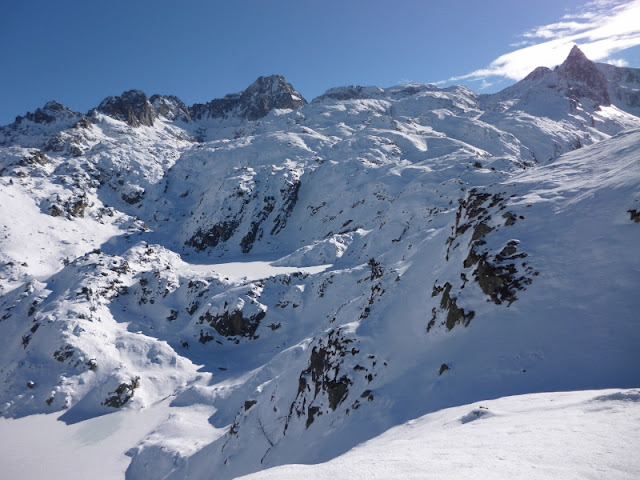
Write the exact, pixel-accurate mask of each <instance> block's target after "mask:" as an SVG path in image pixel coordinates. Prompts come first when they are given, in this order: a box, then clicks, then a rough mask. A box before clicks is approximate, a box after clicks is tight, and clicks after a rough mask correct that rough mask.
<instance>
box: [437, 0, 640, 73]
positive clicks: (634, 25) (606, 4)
mask: <svg viewBox="0 0 640 480" xmlns="http://www.w3.org/2000/svg"><path fill="white" fill-rule="evenodd" d="M639 19H640V0H632V1H626V2H623V1H620V0H595V1H592V2H589V3H587V4H585V5H584V6H583V7H582V8H581V9H580V10H578V11H576V12H574V13H570V14H567V15H564V17H563V18H562V19H561V21H559V22H556V23H551V24H549V25H542V26H538V27H535V28H533V29H531V30H529V31H527V32H525V33H523V34H522V35H521V36H522V38H523V40H522V41H521V42H518V43H515V44H513V45H512V46H513V47H522V48H519V49H518V50H515V51H513V52H510V53H507V54H505V55H501V56H500V57H498V58H496V59H495V60H494V61H493V62H491V63H490V64H489V65H488V66H487V67H485V68H482V69H479V70H475V71H473V72H471V73H468V74H466V75H461V76H458V77H452V78H450V79H448V80H447V81H446V82H447V83H448V82H456V81H460V80H472V81H474V80H476V81H482V84H483V85H486V84H488V81H487V79H488V78H490V77H502V78H506V79H510V80H520V79H522V78H524V77H525V76H526V75H527V74H528V73H530V72H531V71H532V70H533V69H534V68H536V67H539V66H546V67H553V66H555V65H558V64H560V63H562V62H563V61H564V59H565V58H566V56H567V54H568V53H569V51H570V50H571V47H572V46H573V45H574V44H577V45H578V46H579V47H580V49H581V50H582V51H583V52H584V54H585V55H586V56H587V57H589V58H590V59H591V60H596V61H598V60H604V59H608V58H609V57H610V56H611V55H614V54H615V53H617V52H619V51H621V50H625V49H627V48H630V47H634V46H636V45H640V20H639ZM614 62H617V63H614V64H616V65H622V64H623V62H625V61H624V60H623V59H618V60H614Z"/></svg>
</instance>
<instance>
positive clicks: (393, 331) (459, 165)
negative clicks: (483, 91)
mask: <svg viewBox="0 0 640 480" xmlns="http://www.w3.org/2000/svg"><path fill="white" fill-rule="evenodd" d="M0 225H1V229H0V381H1V382H2V389H0V416H1V417H3V418H0V438H2V440H1V442H2V443H1V445H2V448H1V450H2V452H3V453H2V454H1V455H0V459H1V460H0V465H1V466H2V472H3V475H7V478H24V479H30V478H34V479H35V478H38V479H39V478H42V476H43V475H46V476H48V477H49V478H66V479H73V478H78V479H80V478H89V477H91V478H96V479H117V478H127V479H130V480H137V479H145V480H146V479H185V478H189V479H204V478H216V479H227V478H235V477H238V476H242V475H248V474H252V476H251V478H335V477H339V478H444V477H445V476H446V477H451V476H453V477H454V478H481V477H483V478H512V477H514V476H520V477H523V478H555V477H560V478H602V477H607V478H624V479H627V478H628V479H632V478H638V476H640V463H638V460H637V455H635V452H637V451H638V450H639V449H640V393H639V392H638V387H640V296H639V295H638V293H639V292H640V249H639V248H638V246H639V245H640V69H633V68H620V67H615V66H612V65H606V64H600V63H593V62H591V61H590V60H588V59H587V58H586V57H585V56H584V55H583V54H582V52H581V51H580V50H579V49H578V48H577V47H574V48H573V50H572V51H571V52H570V54H569V56H568V57H567V59H566V61H565V62H564V63H563V64H562V65H559V66H558V67H556V68H555V69H548V68H544V67H540V68H537V69H536V70H534V71H533V72H532V73H531V74H530V75H528V76H527V77H526V78H525V79H523V80H522V81H520V82H518V83H517V84H515V85H513V86H511V87H509V88H507V89H505V90H503V91H501V92H499V93H496V94H492V95H480V94H477V93H474V92H472V91H471V90H469V89H467V88H465V87H460V86H455V87H448V88H438V87H436V86H434V85H418V84H408V85H400V86H396V87H391V88H385V89H383V88H378V87H355V86H349V87H338V88H332V89H330V90H328V91H327V92H326V93H325V94H323V95H321V96H320V97H318V98H316V99H314V100H313V101H312V102H310V103H307V102H306V100H304V98H303V97H302V95H301V94H300V93H299V92H297V91H296V90H295V89H294V88H293V86H292V85H290V84H289V83H287V82H286V81H285V79H284V78H283V77H282V76H277V75H274V76H271V77H260V78H259V79H258V80H256V82H254V83H253V84H252V85H250V86H249V87H248V88H247V89H246V90H244V91H243V92H240V93H236V94H230V95H227V96H226V97H224V98H222V99H215V100H212V101H211V102H209V103H206V104H196V105H193V106H186V105H185V104H184V103H183V102H182V101H180V100H179V99H178V98H177V97H174V96H163V95H153V96H151V97H147V95H146V94H144V93H143V92H141V91H137V90H131V91H128V92H125V93H124V94H123V95H122V96H120V97H109V98H107V99H105V100H104V101H103V102H101V103H100V105H99V106H98V107H97V108H95V109H93V110H91V111H90V112H88V113H86V114H81V113H78V112H74V111H72V110H70V109H68V108H67V107H65V106H63V105H61V104H60V103H57V102H49V103H47V104H46V105H45V106H44V107H43V108H41V109H38V110H37V111H36V112H35V113H28V114H26V115H25V116H23V117H18V118H17V119H16V121H15V122H14V123H12V124H11V125H8V126H4V127H0ZM603 389H607V390H603ZM542 392H547V393H542ZM553 392H555V393H553ZM293 464H297V465H293ZM305 464H306V465H305ZM310 465H313V466H310Z"/></svg>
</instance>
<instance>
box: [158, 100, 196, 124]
mask: <svg viewBox="0 0 640 480" xmlns="http://www.w3.org/2000/svg"><path fill="white" fill-rule="evenodd" d="M149 101H150V102H151V105H152V106H153V110H154V111H155V114H156V115H157V116H159V117H164V118H166V119H167V120H188V119H190V118H191V114H190V113H189V107H187V106H186V105H185V104H184V102H183V101H182V100H180V99H179V98H178V97H176V96H174V95H152V96H151V98H150V99H149Z"/></svg>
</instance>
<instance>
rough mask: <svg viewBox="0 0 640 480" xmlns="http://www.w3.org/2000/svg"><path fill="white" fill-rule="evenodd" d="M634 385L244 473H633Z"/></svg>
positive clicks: (416, 427)
mask: <svg viewBox="0 0 640 480" xmlns="http://www.w3.org/2000/svg"><path fill="white" fill-rule="evenodd" d="M639 434H640V390H605V391H582V392H569V393H543V394H536V395H521V396H516V397H506V398H500V399H496V400H489V401H482V402H477V403H474V404H471V405H465V406H462V407H455V408H449V409H445V410H442V411H439V412H435V413H432V414H429V415H425V416H423V417H420V418H418V419H415V420H411V421H409V422H407V423H405V424H403V425H401V426H398V427H395V428H393V429H391V430H389V431H387V432H385V433H383V434H382V435H380V436H378V437H376V438H374V439H372V440H369V441H368V442H366V443H364V444H362V445H359V446H358V447H356V448H354V449H353V450H350V451H349V452H347V453H345V454H344V455H341V456H339V457H337V458H334V459H333V460H331V461H329V462H326V463H321V464H318V465H283V466H281V467H275V468H272V469H268V470H264V471H262V472H259V473H256V474H253V475H248V476H245V477H241V478H243V479H247V480H249V479H256V480H257V479H261V480H268V479H278V480H287V479H299V478H305V479H310V480H324V479H332V478H353V479H360V478H361V479H377V478H379V479H423V478H429V479H434V480H436V479H443V480H445V479H450V478H467V479H504V478H529V479H540V480H542V479H549V478H563V479H583V478H603V477H606V478H615V479H620V480H622V479H628V480H632V479H636V478H638V477H639V476H640V458H639V457H638V455H637V450H638V447H640V441H639V440H638V439H639V438H640V436H639Z"/></svg>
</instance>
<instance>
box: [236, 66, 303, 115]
mask: <svg viewBox="0 0 640 480" xmlns="http://www.w3.org/2000/svg"><path fill="white" fill-rule="evenodd" d="M239 102H240V110H241V111H242V113H243V116H244V117H246V118H247V119H248V120H258V119H260V118H262V117H264V116H265V115H266V114H267V113H269V112H270V111H271V110H273V109H274V108H288V109H296V108H300V107H302V106H303V105H305V104H306V103H307V101H306V100H305V99H304V97H303V96H302V95H301V94H300V93H299V92H297V91H296V89H295V88H293V86H292V85H291V84H290V83H287V81H286V80H285V78H284V76H282V75H270V76H268V77H258V78H257V80H256V81H255V82H253V83H252V84H251V85H249V87H248V88H247V89H246V90H245V91H244V92H242V94H241V95H240V98H239Z"/></svg>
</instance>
